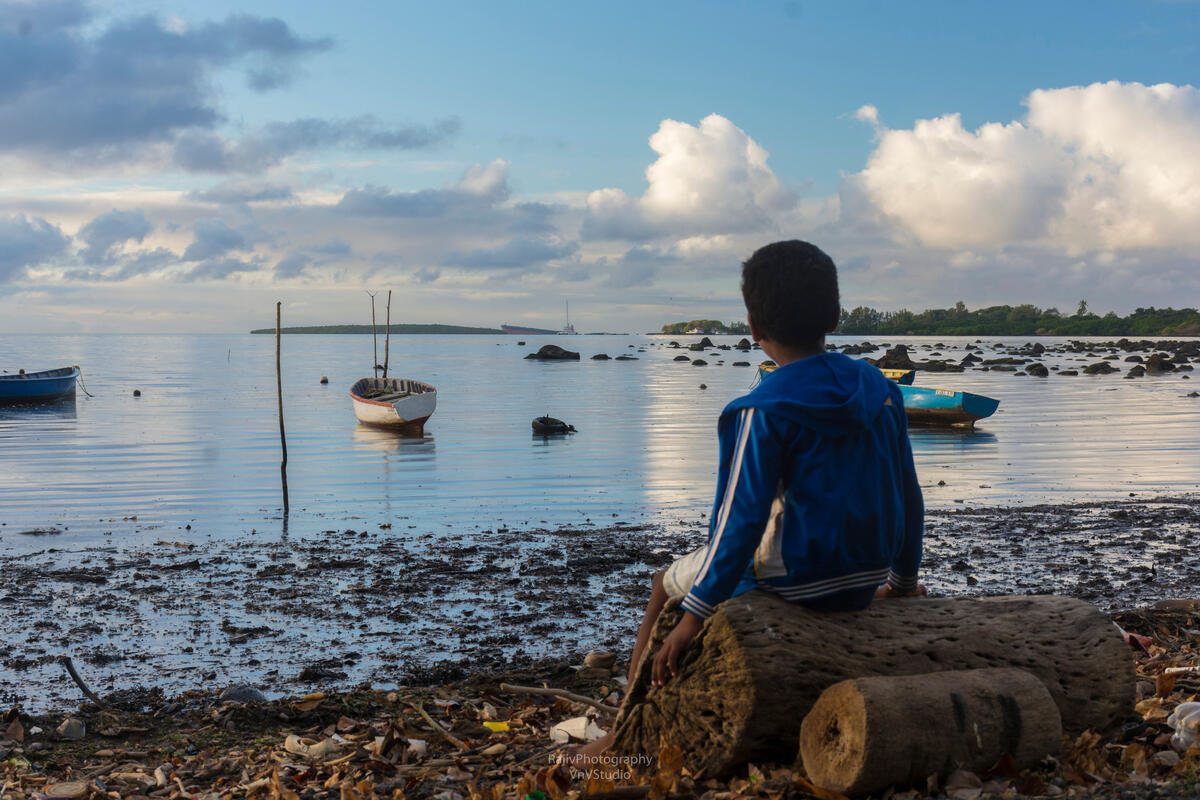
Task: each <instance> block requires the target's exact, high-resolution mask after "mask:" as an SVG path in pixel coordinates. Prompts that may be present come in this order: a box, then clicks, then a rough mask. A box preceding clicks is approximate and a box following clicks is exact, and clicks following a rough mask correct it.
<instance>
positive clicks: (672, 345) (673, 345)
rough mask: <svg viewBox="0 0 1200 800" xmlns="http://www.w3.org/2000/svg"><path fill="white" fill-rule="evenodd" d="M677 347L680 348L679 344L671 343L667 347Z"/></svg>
mask: <svg viewBox="0 0 1200 800" xmlns="http://www.w3.org/2000/svg"><path fill="white" fill-rule="evenodd" d="M679 346H680V344H679V342H671V343H670V344H669V345H667V347H679Z"/></svg>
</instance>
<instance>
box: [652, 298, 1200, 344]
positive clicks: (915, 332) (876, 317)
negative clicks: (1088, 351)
mask: <svg viewBox="0 0 1200 800" xmlns="http://www.w3.org/2000/svg"><path fill="white" fill-rule="evenodd" d="M664 330H665V328H664ZM836 333H840V334H869V335H874V336H881V335H889V336H893V335H910V336H929V335H938V336H1200V311H1197V310H1196V309H1194V308H1180V309H1174V308H1153V307H1151V308H1139V309H1137V310H1136V311H1134V312H1133V313H1132V314H1130V315H1129V316H1127V317H1120V316H1117V313H1116V312H1115V311H1109V312H1108V313H1107V314H1105V315H1104V316H1100V315H1098V314H1094V313H1091V312H1090V311H1088V307H1087V301H1086V300H1081V301H1080V302H1079V307H1078V308H1077V309H1076V310H1075V313H1074V314H1073V315H1070V316H1068V315H1065V314H1063V313H1061V312H1060V311H1059V310H1058V309H1057V308H1047V309H1044V310H1043V309H1041V308H1038V307H1037V306H1033V305H1019V306H989V307H987V308H980V309H976V310H975V311H969V310H968V309H967V307H966V305H964V304H963V302H962V301H961V300H960V301H959V302H957V303H955V304H954V308H931V309H927V310H925V311H922V312H921V313H919V314H914V313H913V312H911V311H909V310H907V309H900V310H899V311H877V310H875V309H873V308H868V307H866V306H859V307H858V308H856V309H854V310H853V311H846V310H845V309H842V318H841V322H840V324H839V325H838V328H837V331H836Z"/></svg>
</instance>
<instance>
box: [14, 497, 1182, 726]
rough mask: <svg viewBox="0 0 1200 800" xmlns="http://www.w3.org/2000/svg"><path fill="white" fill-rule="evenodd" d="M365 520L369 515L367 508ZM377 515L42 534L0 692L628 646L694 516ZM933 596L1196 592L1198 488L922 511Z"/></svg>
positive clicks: (17, 570)
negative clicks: (71, 672)
mask: <svg viewBox="0 0 1200 800" xmlns="http://www.w3.org/2000/svg"><path fill="white" fill-rule="evenodd" d="M360 525H361V522H360ZM386 525H387V524H386V523H383V524H375V525H372V526H370V527H367V526H365V525H362V526H361V527H359V528H358V529H345V530H340V531H329V532H326V534H325V535H324V536H323V537H322V538H320V539H289V538H287V537H282V538H281V537H278V536H274V537H266V536H263V535H256V536H249V537H245V538H243V539H242V540H240V541H228V540H218V541H212V542H208V543H201V544H193V543H187V542H182V541H173V540H171V539H170V538H169V537H164V538H163V539H162V540H160V541H159V542H158V543H157V544H154V545H149V546H128V547H122V546H119V545H117V546H112V547H90V548H83V549H65V548H64V549H58V548H55V547H54V536H52V535H51V536H45V537H44V538H43V539H42V541H44V543H45V548H44V549H41V550H39V551H36V552H31V553H26V554H22V555H13V556H5V557H2V558H0V586H2V587H3V589H0V611H2V612H3V613H2V614H0V641H3V643H4V649H3V655H2V658H0V686H2V687H4V688H3V689H2V690H0V703H4V704H14V705H20V706H22V707H23V708H25V709H26V710H40V709H48V708H64V707H69V706H73V705H75V704H76V703H77V702H78V699H79V694H78V690H77V689H76V688H75V686H74V685H73V684H71V683H70V681H69V679H68V678H67V676H66V675H65V673H64V672H63V670H62V667H61V666H60V665H59V664H58V663H56V660H55V659H56V658H57V656H59V655H60V654H64V653H65V654H69V655H71V656H72V657H73V658H74V660H75V662H76V664H77V665H78V666H79V668H80V670H81V672H82V673H83V674H84V677H85V679H86V680H88V681H89V682H90V683H91V684H92V688H94V689H95V690H96V691H98V692H100V693H101V694H104V693H107V692H110V691H115V690H121V689H129V688H132V687H160V688H162V689H164V690H166V691H167V692H168V693H171V692H177V691H181V690H186V689H192V688H196V687H222V686H226V685H229V684H231V683H236V682H248V683H251V684H253V685H255V686H258V687H260V688H261V689H263V690H264V691H265V692H267V694H268V695H269V696H280V695H283V694H287V693H295V692H297V691H300V690H302V689H306V688H309V687H315V686H341V687H348V686H355V685H359V684H362V683H370V684H372V685H374V686H376V687H388V686H395V685H429V684H438V683H444V682H447V681H452V680H458V679H462V678H463V677H465V676H468V675H471V674H477V673H482V672H488V671H503V670H509V669H513V668H516V667H520V666H521V665H523V664H535V663H537V664H543V665H544V664H547V663H549V664H552V665H553V664H555V663H559V662H561V663H562V664H577V663H580V656H581V654H582V653H583V652H586V651H588V650H591V649H594V648H606V649H611V650H615V651H617V652H619V653H625V652H626V651H627V650H628V648H629V647H630V646H631V644H632V638H633V634H634V632H635V629H636V625H637V623H638V622H639V620H640V618H641V613H642V608H643V604H644V603H645V600H646V598H647V596H648V584H649V579H650V576H651V575H652V574H653V573H654V571H656V570H657V569H660V568H662V567H663V566H665V565H666V564H667V563H669V561H670V560H671V558H672V557H673V556H674V555H676V554H680V553H684V552H687V551H688V550H690V549H692V548H694V547H696V546H698V545H700V544H702V543H703V542H704V539H705V533H704V530H703V528H702V526H701V525H694V526H691V527H689V526H686V525H683V526H680V527H679V528H678V529H677V530H674V531H671V530H664V529H661V528H657V527H651V526H645V525H612V526H609V527H603V528H599V527H597V528H560V529H553V530H537V529H515V528H512V529H510V528H498V529H495V530H491V531H486V532H484V533H477V532H472V535H471V540H470V541H469V542H467V543H464V542H460V541H457V540H456V539H455V538H454V537H453V536H452V535H450V534H447V533H444V532H437V533H430V532H424V531H419V530H406V531H399V530H394V529H391V528H389V527H385V526H386ZM925 541H926V546H925V563H924V568H923V576H922V580H923V581H924V582H925V583H926V584H927V585H928V586H929V588H930V591H931V592H932V593H935V594H949V595H962V594H970V595H994V594H1013V593H1035V594H1042V593H1057V594H1065V595H1070V596H1075V597H1079V598H1081V599H1084V600H1087V601H1089V602H1092V603H1094V604H1096V605H1097V606H1099V607H1101V608H1103V609H1105V610H1108V611H1116V610H1122V609H1130V608H1136V607H1141V606H1146V605H1149V604H1152V603H1153V602H1154V601H1157V600H1160V599H1165V598H1172V597H1194V596H1196V595H1197V594H1198V593H1200V592H1198V591H1197V588H1198V587H1200V563H1197V562H1196V560H1195V559H1194V558H1193V557H1192V554H1193V553H1194V552H1195V550H1196V546H1197V544H1198V541H1200V496H1197V495H1188V496H1182V497H1161V498H1152V499H1146V498H1136V499H1130V500H1127V501H1120V502H1101V503H1083V504H1072V505H1051V506H1031V507H1013V508H1007V507H991V508H979V507H974V506H972V507H964V508H962V509H961V510H950V511H931V512H929V513H928V515H927V534H926V540H925Z"/></svg>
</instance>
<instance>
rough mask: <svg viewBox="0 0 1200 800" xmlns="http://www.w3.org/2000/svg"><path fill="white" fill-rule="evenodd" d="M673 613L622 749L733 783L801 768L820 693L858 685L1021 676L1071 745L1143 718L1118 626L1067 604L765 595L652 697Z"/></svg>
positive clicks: (644, 666) (646, 668)
mask: <svg viewBox="0 0 1200 800" xmlns="http://www.w3.org/2000/svg"><path fill="white" fill-rule="evenodd" d="M680 614H681V612H680V610H679V604H678V601H671V602H669V603H668V605H667V607H666V609H664V611H663V613H662V615H661V616H660V617H659V619H658V622H657V623H656V625H655V628H654V633H653V636H652V640H651V644H650V646H649V647H647V648H646V655H645V656H644V657H643V660H642V663H641V664H640V665H639V666H638V672H637V675H636V676H635V677H634V681H633V685H632V686H630V687H629V695H628V698H627V700H626V702H625V704H624V706H623V707H622V709H621V713H620V715H619V716H618V718H617V722H616V725H615V745H614V746H615V748H616V749H617V750H618V751H620V752H624V753H645V754H650V755H654V754H657V753H658V752H659V749H660V745H661V744H662V743H667V744H672V745H676V746H678V747H680V748H682V750H683V752H684V753H686V754H687V759H688V763H687V766H688V768H689V769H690V770H691V771H692V773H693V774H695V775H700V776H704V777H714V776H724V775H727V774H729V773H730V772H732V771H733V770H735V769H737V768H738V767H739V766H741V765H743V764H745V763H747V762H749V761H756V762H762V761H776V762H779V761H782V762H785V763H791V762H792V761H793V760H794V759H795V755H796V743H797V741H799V736H800V723H801V720H803V719H804V716H805V715H806V714H807V713H808V712H809V710H811V709H812V707H813V704H814V703H815V702H816V701H817V698H818V697H819V696H820V694H821V692H823V691H824V690H825V689H827V688H829V687H830V686H832V685H833V684H835V683H838V682H840V681H843V680H849V679H853V678H862V677H873V676H888V675H921V674H925V673H930V672H941V671H945V670H962V669H983V668H988V667H1017V668H1020V669H1024V670H1027V671H1029V672H1031V673H1033V674H1034V675H1036V676H1037V677H1038V679H1039V680H1041V681H1042V683H1043V684H1045V686H1046V688H1047V690H1048V691H1049V692H1050V696H1051V697H1052V698H1053V699H1054V703H1055V705H1056V706H1058V709H1059V713H1060V714H1061V716H1062V726H1063V730H1064V732H1065V733H1068V734H1071V735H1077V734H1079V733H1082V732H1083V731H1084V730H1086V729H1089V728H1090V729H1093V730H1097V731H1101V732H1103V731H1106V730H1108V729H1110V728H1112V727H1115V726H1116V725H1118V724H1119V723H1120V722H1122V721H1123V720H1124V719H1125V718H1126V717H1127V716H1128V715H1129V714H1131V713H1132V710H1133V702H1134V698H1133V690H1134V680H1133V657H1132V656H1131V655H1130V652H1129V648H1128V647H1126V646H1125V643H1124V642H1123V641H1122V638H1121V635H1120V634H1119V633H1118V632H1117V628H1116V627H1115V626H1114V625H1113V623H1112V621H1111V620H1109V619H1108V617H1106V616H1105V615H1104V614H1102V613H1101V612H1100V611H1099V610H1097V609H1096V608H1095V607H1093V606H1091V605H1089V604H1087V603H1085V602H1083V601H1080V600H1074V599H1071V598H1067V597H1053V596H1026V597H991V598H982V599H978V598H966V597H954V598H936V599H916V598H914V599H905V600H879V601H876V602H875V603H873V604H872V605H871V607H870V608H868V609H866V610H864V611H855V612H850V613H840V614H836V613H817V612H815V611H810V610H809V609H806V608H804V607H802V606H798V605H793V604H790V603H788V602H786V601H785V600H782V599H780V598H779V597H777V596H775V595H772V594H768V593H766V592H760V591H754V592H748V593H746V594H743V595H739V596H738V597H735V598H733V599H732V600H729V601H726V602H725V603H722V604H721V606H720V607H719V608H718V609H717V613H716V614H714V615H713V616H712V617H711V618H710V619H708V620H707V621H706V622H705V624H704V628H703V629H702V630H701V632H700V633H699V634H698V635H697V637H696V639H695V640H694V641H693V642H692V644H691V646H690V647H689V648H688V650H687V652H686V653H685V654H684V655H683V657H682V658H681V660H680V664H679V675H678V677H675V678H673V679H671V680H670V681H669V682H668V683H667V684H666V685H665V686H663V687H660V688H658V689H655V690H653V691H651V687H650V667H651V663H652V660H653V657H654V654H655V653H656V652H657V650H658V648H659V647H660V646H661V644H662V640H663V639H664V638H665V637H666V635H667V634H668V633H669V632H670V631H671V629H672V628H673V627H674V626H675V623H676V622H678V620H679V618H680Z"/></svg>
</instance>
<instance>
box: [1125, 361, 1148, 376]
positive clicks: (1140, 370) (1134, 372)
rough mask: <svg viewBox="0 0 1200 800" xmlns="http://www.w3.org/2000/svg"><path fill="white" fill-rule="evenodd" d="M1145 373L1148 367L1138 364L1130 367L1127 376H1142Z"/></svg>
mask: <svg viewBox="0 0 1200 800" xmlns="http://www.w3.org/2000/svg"><path fill="white" fill-rule="evenodd" d="M1145 374H1146V368H1145V367H1143V366H1142V365H1141V364H1138V365H1136V366H1134V367H1132V368H1130V370H1129V372H1126V373H1125V377H1126V378H1140V377H1142V376H1143V375H1145Z"/></svg>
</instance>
